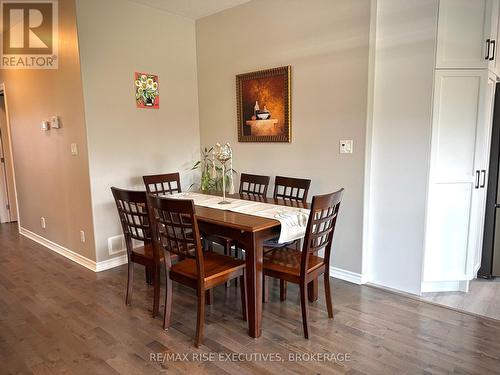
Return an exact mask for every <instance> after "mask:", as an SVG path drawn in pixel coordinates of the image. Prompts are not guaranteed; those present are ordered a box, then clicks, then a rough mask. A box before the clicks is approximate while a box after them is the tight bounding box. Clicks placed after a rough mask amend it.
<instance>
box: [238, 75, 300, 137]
mask: <svg viewBox="0 0 500 375" xmlns="http://www.w3.org/2000/svg"><path fill="white" fill-rule="evenodd" d="M290 71H291V67H290V66H283V67H279V68H273V69H267V70H261V71H258V72H252V73H245V74H239V75H237V76H236V96H237V105H238V141H239V142H290V141H291V123H290Z"/></svg>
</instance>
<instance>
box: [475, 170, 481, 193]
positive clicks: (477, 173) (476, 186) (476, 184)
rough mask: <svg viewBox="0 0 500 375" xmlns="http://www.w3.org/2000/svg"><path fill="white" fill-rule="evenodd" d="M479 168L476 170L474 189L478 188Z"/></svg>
mask: <svg viewBox="0 0 500 375" xmlns="http://www.w3.org/2000/svg"><path fill="white" fill-rule="evenodd" d="M479 173H480V172H479V170H477V171H476V183H475V184H474V189H479Z"/></svg>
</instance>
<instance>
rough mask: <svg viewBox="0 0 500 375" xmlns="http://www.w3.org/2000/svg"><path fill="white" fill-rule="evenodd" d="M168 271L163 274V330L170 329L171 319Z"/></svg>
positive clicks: (170, 293) (170, 291)
mask: <svg viewBox="0 0 500 375" xmlns="http://www.w3.org/2000/svg"><path fill="white" fill-rule="evenodd" d="M168 273H169V271H168V270H167V271H166V272H165V309H164V310H163V329H168V328H169V327H170V320H171V317H172V283H173V281H172V280H170V279H169V274H168Z"/></svg>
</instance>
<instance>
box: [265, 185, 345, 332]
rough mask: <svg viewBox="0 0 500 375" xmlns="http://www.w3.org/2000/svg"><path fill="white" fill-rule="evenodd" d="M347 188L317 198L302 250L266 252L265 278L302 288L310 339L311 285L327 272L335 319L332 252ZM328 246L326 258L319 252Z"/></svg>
mask: <svg viewBox="0 0 500 375" xmlns="http://www.w3.org/2000/svg"><path fill="white" fill-rule="evenodd" d="M343 192H344V189H340V190H339V191H337V192H335V193H331V194H325V195H317V196H315V197H313V201H312V206H311V213H310V215H309V220H308V223H307V229H306V235H305V238H304V245H303V248H302V251H300V250H292V249H285V248H277V249H273V250H272V251H270V252H268V253H266V254H264V277H266V276H270V277H274V278H277V279H280V280H285V281H288V282H291V283H294V284H299V287H300V305H301V308H302V325H303V328H304V337H305V338H306V339H307V338H309V325H308V320H307V316H308V295H307V293H308V291H307V285H308V284H309V283H310V282H311V281H313V280H314V279H315V278H317V277H318V276H320V275H321V274H323V275H324V282H325V297H326V307H327V310H328V317H329V318H330V319H333V306H332V295H331V290H330V252H331V248H332V241H333V233H334V230H335V224H336V222H337V218H338V213H339V207H340V202H341V200H342V194H343ZM322 249H324V258H321V257H319V256H318V255H317V253H318V251H319V250H322Z"/></svg>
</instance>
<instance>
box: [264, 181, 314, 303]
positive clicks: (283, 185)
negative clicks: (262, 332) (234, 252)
mask: <svg viewBox="0 0 500 375" xmlns="http://www.w3.org/2000/svg"><path fill="white" fill-rule="evenodd" d="M310 186H311V180H309V179H305V178H295V177H283V176H276V178H275V179H274V193H273V198H274V199H282V200H284V201H285V202H288V203H289V204H290V205H294V203H306V202H307V195H308V193H309V188H310ZM288 247H291V248H295V250H299V249H300V239H299V240H295V241H291V242H286V243H281V244H280V243H279V242H278V238H273V239H272V240H268V241H265V242H264V253H265V252H267V251H271V250H272V249H276V248H288ZM263 298H264V302H267V300H268V298H269V290H268V288H267V287H266V288H264V293H263ZM280 299H281V300H282V301H285V300H286V281H284V280H281V281H280Z"/></svg>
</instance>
